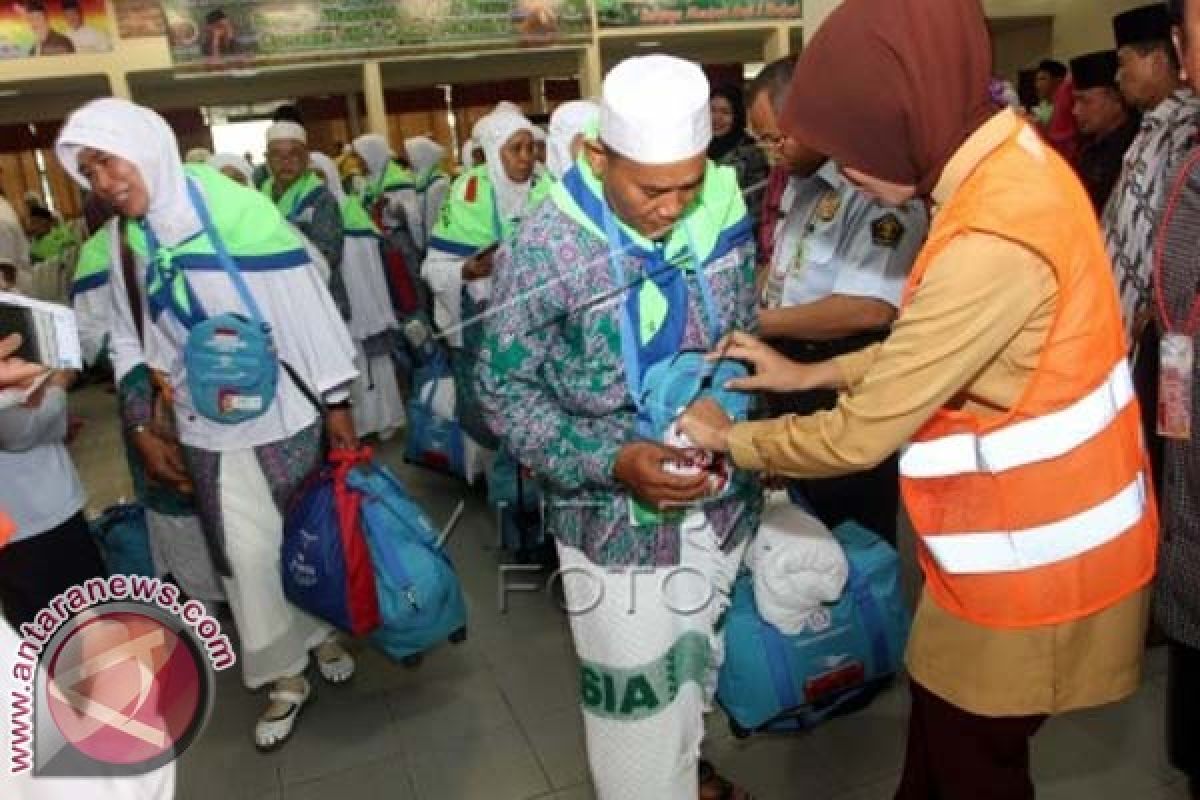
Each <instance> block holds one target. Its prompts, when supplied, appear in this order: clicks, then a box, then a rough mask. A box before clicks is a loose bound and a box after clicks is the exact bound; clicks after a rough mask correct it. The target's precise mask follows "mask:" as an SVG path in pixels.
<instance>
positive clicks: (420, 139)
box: [404, 136, 446, 178]
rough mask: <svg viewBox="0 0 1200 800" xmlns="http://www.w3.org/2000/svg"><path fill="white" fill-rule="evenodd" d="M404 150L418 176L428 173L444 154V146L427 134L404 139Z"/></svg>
mask: <svg viewBox="0 0 1200 800" xmlns="http://www.w3.org/2000/svg"><path fill="white" fill-rule="evenodd" d="M404 152H405V153H406V154H407V155H408V163H409V164H411V165H412V168H413V172H414V173H416V175H417V177H418V178H421V177H424V176H425V175H428V174H429V173H430V172H431V171H432V170H433V169H434V168H436V167H437V165H438V164H440V163H441V161H442V159H443V158H444V157H445V155H446V148H444V147H442V146H441V145H440V144H438V143H437V142H435V141H434V140H433V139H430V138H429V137H428V136H414V137H412V138H411V139H405V140H404Z"/></svg>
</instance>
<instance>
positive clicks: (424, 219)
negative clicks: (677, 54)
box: [404, 136, 450, 250]
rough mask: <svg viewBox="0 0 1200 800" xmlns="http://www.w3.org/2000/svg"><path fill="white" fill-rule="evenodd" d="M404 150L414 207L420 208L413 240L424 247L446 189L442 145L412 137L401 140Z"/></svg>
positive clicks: (422, 137)
mask: <svg viewBox="0 0 1200 800" xmlns="http://www.w3.org/2000/svg"><path fill="white" fill-rule="evenodd" d="M404 152H405V154H406V155H407V156H408V163H409V165H410V166H411V167H412V171H413V182H414V183H415V184H416V189H417V208H418V210H419V211H420V217H419V221H420V229H419V231H418V230H414V231H413V239H414V240H416V243H417V246H418V247H420V248H421V249H422V250H424V249H425V248H426V247H427V246H428V244H429V234H430V232H431V231H432V230H433V226H434V225H435V224H437V218H438V214H439V213H440V212H441V210H442V203H443V202H444V201H445V199H446V191H447V190H448V189H449V188H450V177H449V176H448V175H446V173H445V172H443V171H442V169H441V164H442V159H443V158H445V157H446V148H444V147H442V146H441V145H440V144H438V143H437V142H435V141H434V140H433V139H430V138H429V137H428V136H414V137H412V138H411V139H405V140H404Z"/></svg>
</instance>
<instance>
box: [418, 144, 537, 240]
mask: <svg viewBox="0 0 1200 800" xmlns="http://www.w3.org/2000/svg"><path fill="white" fill-rule="evenodd" d="M544 182H545V181H537V180H535V181H534V184H533V186H532V187H530V190H529V198H530V200H532V198H533V197H534V195H535V193H537V192H538V191H540V187H541V184H542V183H544ZM532 208H534V206H533V205H532V203H531V202H530V201H529V200H527V201H526V204H525V211H524V212H522V215H520V216H516V217H513V218H511V219H506V220H501V219H500V213H499V211H498V210H497V208H496V193H495V191H494V190H493V189H492V179H491V177H490V176H489V175H488V169H487V165H486V164H480V165H479V166H476V167H472V168H471V169H469V170H468V171H466V172H464V173H463V174H462V175H460V176H459V177H458V179H457V180H456V181H454V183H453V185H451V187H450V191H449V193H448V194H447V196H446V201H445V202H444V203H443V204H442V210H441V213H440V214H439V215H438V221H437V225H435V226H434V228H433V235H432V236H431V237H430V240H429V246H430V247H431V248H437V249H438V250H442V251H444V252H447V253H451V254H453V255H457V256H462V257H463V258H468V257H470V256H472V255H474V254H475V253H477V252H479V251H480V250H482V249H483V248H485V247H488V246H489V245H491V244H493V243H495V242H497V241H500V240H502V239H507V238H509V237H511V236H512V235H513V233H515V232H516V229H517V225H519V224H520V222H521V218H522V216H523V215H524V214H525V213H527V212H528V211H529V210H531V209H532Z"/></svg>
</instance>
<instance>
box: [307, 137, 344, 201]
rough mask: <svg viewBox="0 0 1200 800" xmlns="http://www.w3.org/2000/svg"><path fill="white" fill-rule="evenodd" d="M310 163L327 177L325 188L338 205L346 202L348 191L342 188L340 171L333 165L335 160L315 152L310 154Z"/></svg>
mask: <svg viewBox="0 0 1200 800" xmlns="http://www.w3.org/2000/svg"><path fill="white" fill-rule="evenodd" d="M308 163H309V166H311V167H312V168H313V169H315V170H317V171H318V172H320V173H321V174H322V175H323V176H324V177H325V188H327V189H329V191H330V192H332V193H333V196H334V197H335V198H336V199H337V201H338V205H339V206H340V205H341V204H342V203H344V202H346V190H345V189H344V188H342V175H341V172H339V171H338V168H337V164H335V163H333V159H332V158H330V157H329V156H327V155H325V154H324V153H318V152H317V151H315V150H314V151H313V152H311V153H309V154H308Z"/></svg>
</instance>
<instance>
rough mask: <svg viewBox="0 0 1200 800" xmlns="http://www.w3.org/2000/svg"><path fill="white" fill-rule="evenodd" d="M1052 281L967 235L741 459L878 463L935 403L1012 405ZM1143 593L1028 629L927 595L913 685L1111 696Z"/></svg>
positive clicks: (958, 701)
mask: <svg viewBox="0 0 1200 800" xmlns="http://www.w3.org/2000/svg"><path fill="white" fill-rule="evenodd" d="M1018 124H1022V123H1020V122H1019V121H1018V120H1017V118H1016V117H1015V116H1014V115H1012V114H1011V113H1004V114H1001V115H998V116H997V117H995V118H994V119H993V120H992V121H991V122H989V123H988V124H987V125H985V126H984V127H983V128H981V129H980V130H979V131H977V132H976V133H975V134H974V135H973V136H972V137H971V138H970V139H968V141H967V142H966V143H965V144H964V145H963V146H962V148H961V149H960V150H959V152H958V153H957V154H956V155H955V157H954V158H953V159H952V160H951V162H950V164H949V165H948V166H947V168H946V170H945V172H944V173H943V176H942V179H941V181H940V182H939V184H938V186H937V188H936V189H935V190H934V204H935V215H936V208H937V207H939V206H941V205H944V204H945V202H946V201H947V200H948V199H949V198H950V197H952V196H953V195H954V193H955V192H956V191H957V190H958V189H959V187H961V185H962V183H963V181H964V180H965V179H966V177H967V176H968V175H970V173H971V172H972V171H973V170H974V169H975V168H976V167H977V166H978V165H979V164H980V163H981V162H982V161H983V160H984V159H985V158H987V157H988V156H989V155H990V154H991V153H992V152H993V151H994V150H995V149H996V148H997V147H999V146H1000V144H1001V143H1002V142H1004V141H1005V140H1006V139H1007V138H1008V136H1010V135H1011V133H1012V131H1013V128H1014V126H1015V125H1018ZM1057 296H1058V287H1057V284H1056V281H1055V278H1054V273H1053V271H1052V269H1051V267H1050V265H1049V264H1047V263H1046V262H1045V261H1044V260H1043V259H1042V258H1041V257H1040V256H1038V255H1037V254H1035V253H1034V252H1032V251H1030V250H1028V249H1026V248H1024V247H1022V246H1021V245H1018V244H1016V243H1014V242H1012V241H1009V240H1006V239H1003V238H1000V237H997V236H993V235H989V234H982V233H966V234H963V235H961V236H959V237H958V238H956V239H955V240H953V241H952V242H950V243H949V244H948V245H947V246H946V247H945V248H944V249H943V250H942V251H941V253H940V255H939V256H938V257H937V259H936V260H935V261H934V262H933V263H932V264H931V265H930V266H929V269H928V270H927V271H926V273H925V277H924V279H923V280H922V282H921V284H920V287H919V288H918V290H917V291H916V293H915V294H914V296H913V297H912V300H911V302H910V304H909V305H908V306H906V307H905V308H904V310H903V311H902V312H901V314H900V317H899V318H898V319H897V321H896V324H895V326H894V328H893V331H892V335H891V336H890V337H889V338H888V340H887V341H886V342H884V343H882V344H880V345H876V346H875V347H872V348H869V349H867V350H864V351H861V352H859V353H855V354H851V355H848V356H843V357H842V358H839V359H838V360H837V362H836V363H837V365H838V368H839V370H840V371H841V372H842V375H843V377H844V378H845V382H846V385H847V387H848V388H847V390H846V391H845V392H844V394H843V395H842V397H841V398H840V400H839V403H838V405H837V407H836V408H834V409H833V410H831V411H826V412H821V413H818V414H813V415H811V416H805V417H801V416H789V417H783V418H780V419H775V420H768V421H763V422H751V423H746V424H743V425H738V426H735V427H734V429H733V432H732V434H731V436H730V449H731V452H732V455H733V458H734V461H735V462H736V463H737V464H738V466H740V467H744V468H747V469H758V470H765V471H767V472H772V473H777V474H783V475H788V476H793V477H797V478H819V477H826V476H831V475H839V474H845V473H850V472H856V471H859V470H863V469H866V468H869V467H871V466H874V465H875V464H877V463H879V462H880V461H882V460H883V459H884V458H886V457H887V456H889V455H891V454H892V453H893V452H895V451H896V450H898V449H899V448H900V447H902V446H903V445H904V444H905V443H906V442H908V441H909V440H910V439H911V437H912V436H913V434H914V433H916V431H917V430H918V429H919V428H920V427H921V426H922V425H923V424H924V423H925V422H926V421H927V420H928V419H929V418H930V417H931V416H933V414H934V413H935V412H936V411H937V410H938V409H939V408H941V407H943V406H950V407H958V408H962V409H964V410H967V411H970V412H971V413H974V414H978V415H980V416H983V417H986V416H989V415H1000V414H1003V413H1005V412H1006V411H1008V410H1009V409H1011V408H1012V406H1013V405H1015V404H1016V402H1017V400H1018V398H1019V396H1020V394H1021V392H1022V390H1023V389H1024V388H1025V386H1026V384H1027V383H1028V381H1029V378H1030V377H1031V376H1032V374H1033V372H1034V370H1035V369H1036V366H1037V362H1038V358H1039V355H1040V352H1041V348H1042V345H1043V344H1044V343H1045V340H1046V335H1047V332H1048V331H1049V327H1050V324H1051V322H1052V320H1053V316H1054V311H1055V305H1056V301H1057ZM1147 597H1148V592H1146V591H1143V592H1138V593H1136V594H1135V595H1134V596H1132V597H1130V598H1128V599H1126V600H1125V601H1123V602H1122V603H1119V604H1117V605H1116V606H1114V607H1112V608H1110V609H1107V610H1106V611H1103V612H1100V613H1098V614H1095V615H1093V616H1090V617H1087V618H1084V619H1082V620H1078V621H1075V622H1071V623H1066V624H1061V625H1050V626H1042V627H1037V628H1030V629H1022V630H1001V629H995V628H987V627H984V626H981V625H976V624H974V623H970V622H967V621H965V620H963V619H960V618H958V617H955V616H952V615H951V614H949V613H948V612H946V611H944V610H943V609H941V608H940V607H938V606H937V605H936V603H934V602H933V600H932V599H931V597H930V596H929V595H928V593H925V594H923V595H922V598H921V601H920V604H919V607H918V609H917V614H916V619H915V621H914V625H913V632H912V637H911V640H910V642H909V651H908V657H907V661H908V668H909V671H910V673H911V675H912V677H913V678H914V680H916V681H917V682H918V683H920V684H921V685H923V686H925V687H926V688H927V689H929V690H930V691H933V692H934V693H935V694H938V695H939V696H941V697H943V698H944V699H946V700H948V701H950V702H951V703H954V704H955V705H957V706H959V707H960V708H963V709H965V710H967V711H971V712H973V713H976V714H983V715H989V716H1013V715H1025V714H1042V713H1055V712H1060V711H1066V710H1070V709H1074V708H1082V707H1088V706H1094V705H1100V704H1103V703H1108V702H1112V701H1114V700H1118V699H1120V698H1122V697H1124V696H1126V695H1128V694H1131V693H1132V692H1133V691H1134V690H1135V689H1136V687H1137V684H1138V681H1139V679H1140V664H1141V653H1142V642H1143V637H1144V631H1145V619H1146V608H1147Z"/></svg>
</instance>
